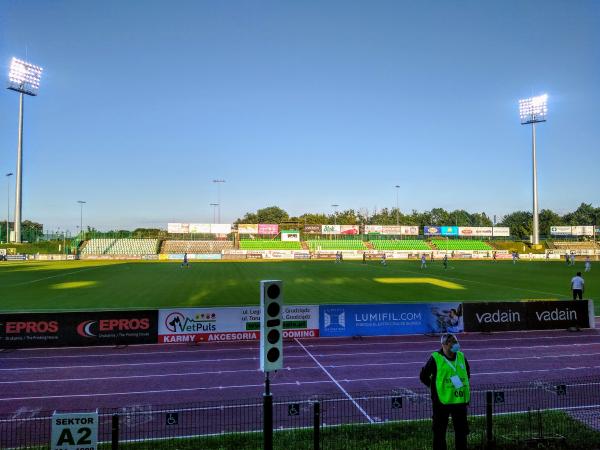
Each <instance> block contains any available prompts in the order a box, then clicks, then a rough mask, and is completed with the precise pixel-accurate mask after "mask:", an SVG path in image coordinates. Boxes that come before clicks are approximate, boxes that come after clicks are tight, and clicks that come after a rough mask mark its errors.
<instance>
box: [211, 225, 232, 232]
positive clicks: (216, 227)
mask: <svg viewBox="0 0 600 450" xmlns="http://www.w3.org/2000/svg"><path fill="white" fill-rule="evenodd" d="M210 232H211V233H212V234H229V233H231V224H230V223H211V224H210Z"/></svg>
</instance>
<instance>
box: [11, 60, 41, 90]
mask: <svg viewBox="0 0 600 450" xmlns="http://www.w3.org/2000/svg"><path fill="white" fill-rule="evenodd" d="M43 71H44V69H43V68H41V67H39V66H36V65H34V64H31V63H28V62H26V61H23V60H21V59H18V58H14V57H13V59H12V60H11V62H10V69H9V71H8V86H7V89H10V90H11V91H16V92H20V93H21V94H25V95H31V96H36V95H37V93H38V91H39V89H40V79H41V78H42V72H43Z"/></svg>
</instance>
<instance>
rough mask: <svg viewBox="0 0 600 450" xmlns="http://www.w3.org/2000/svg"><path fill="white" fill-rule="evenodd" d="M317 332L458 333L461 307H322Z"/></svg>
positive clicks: (460, 325) (323, 334) (337, 334)
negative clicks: (318, 330)
mask: <svg viewBox="0 0 600 450" xmlns="http://www.w3.org/2000/svg"><path fill="white" fill-rule="evenodd" d="M319 329H320V335H321V336H323V337H327V336H385V335H398V334H421V333H443V332H451V333H460V332H462V331H464V326H463V320H462V304H461V303H404V304H378V305H323V306H321V307H320V313H319Z"/></svg>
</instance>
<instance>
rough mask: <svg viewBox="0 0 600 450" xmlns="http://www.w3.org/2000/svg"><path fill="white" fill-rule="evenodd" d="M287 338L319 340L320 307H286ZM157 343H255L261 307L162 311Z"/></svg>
mask: <svg viewBox="0 0 600 450" xmlns="http://www.w3.org/2000/svg"><path fill="white" fill-rule="evenodd" d="M282 317H283V330H284V331H283V335H284V337H285V338H294V337H318V336H319V307H318V306H311V305H306V306H285V307H284V309H283V315H282ZM158 321H159V326H158V342H159V343H179V342H219V341H256V340H258V339H259V337H260V308H259V307H257V306H256V307H230V308H227V307H221V308H178V309H161V310H160V311H159V319H158Z"/></svg>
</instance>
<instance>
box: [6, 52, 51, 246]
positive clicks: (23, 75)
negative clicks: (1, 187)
mask: <svg viewBox="0 0 600 450" xmlns="http://www.w3.org/2000/svg"><path fill="white" fill-rule="evenodd" d="M43 70H44V69H42V68H41V67H38V66H35V65H33V64H30V63H28V62H26V61H22V60H20V59H17V58H13V59H12V60H11V62H10V70H9V72H8V86H7V89H10V90H11V91H16V92H18V93H19V139H18V144H17V179H16V192H15V242H17V243H20V242H21V213H22V211H23V108H24V105H23V100H24V96H25V95H31V96H32V97H35V96H36V95H37V93H38V90H39V88H40V78H41V77H42V71H43Z"/></svg>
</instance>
